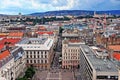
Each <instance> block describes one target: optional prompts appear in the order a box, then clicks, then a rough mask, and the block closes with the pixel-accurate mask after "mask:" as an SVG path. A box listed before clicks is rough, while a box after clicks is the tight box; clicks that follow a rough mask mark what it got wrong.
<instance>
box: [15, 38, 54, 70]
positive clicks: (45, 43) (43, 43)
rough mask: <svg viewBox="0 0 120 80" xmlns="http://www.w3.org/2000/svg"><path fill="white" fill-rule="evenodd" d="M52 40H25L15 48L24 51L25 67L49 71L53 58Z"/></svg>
mask: <svg viewBox="0 0 120 80" xmlns="http://www.w3.org/2000/svg"><path fill="white" fill-rule="evenodd" d="M53 42H54V40H53V39H49V38H25V39H23V40H22V41H21V42H19V43H18V44H16V46H20V47H22V48H23V49H24V51H25V55H26V61H27V64H26V65H27V66H34V67H35V68H37V69H49V68H50V65H51V62H52V58H53V55H54V53H53V47H54V43H53Z"/></svg>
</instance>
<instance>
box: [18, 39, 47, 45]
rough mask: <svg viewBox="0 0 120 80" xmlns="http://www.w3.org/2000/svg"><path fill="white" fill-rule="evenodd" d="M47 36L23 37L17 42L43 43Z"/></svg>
mask: <svg viewBox="0 0 120 80" xmlns="http://www.w3.org/2000/svg"><path fill="white" fill-rule="evenodd" d="M47 40H48V39H47V38H24V39H22V40H21V41H20V42H19V43H18V44H44V43H45V42H46V41H47Z"/></svg>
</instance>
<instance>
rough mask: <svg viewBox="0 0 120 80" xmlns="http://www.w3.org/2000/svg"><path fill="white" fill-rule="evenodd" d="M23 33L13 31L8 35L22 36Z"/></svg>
mask: <svg viewBox="0 0 120 80" xmlns="http://www.w3.org/2000/svg"><path fill="white" fill-rule="evenodd" d="M23 34H24V33H23V32H11V33H9V35H8V37H22V36H23Z"/></svg>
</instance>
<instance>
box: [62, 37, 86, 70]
mask: <svg viewBox="0 0 120 80" xmlns="http://www.w3.org/2000/svg"><path fill="white" fill-rule="evenodd" d="M81 44H84V43H81V42H80V41H79V40H67V39H65V40H63V42H62V68H65V69H73V68H78V67H79V63H80V60H79V59H80V45H81Z"/></svg>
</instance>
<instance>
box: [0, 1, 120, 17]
mask: <svg viewBox="0 0 120 80" xmlns="http://www.w3.org/2000/svg"><path fill="white" fill-rule="evenodd" d="M119 6H120V0H92V1H90V0H52V1H50V0H2V1H1V2H0V14H10V15H17V14H18V13H19V12H20V13H22V14H30V13H36V12H47V11H56V10H57V11H58V10H89V11H91V10H92V11H106V10H120V7H119Z"/></svg>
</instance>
